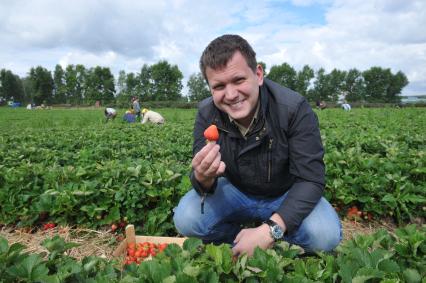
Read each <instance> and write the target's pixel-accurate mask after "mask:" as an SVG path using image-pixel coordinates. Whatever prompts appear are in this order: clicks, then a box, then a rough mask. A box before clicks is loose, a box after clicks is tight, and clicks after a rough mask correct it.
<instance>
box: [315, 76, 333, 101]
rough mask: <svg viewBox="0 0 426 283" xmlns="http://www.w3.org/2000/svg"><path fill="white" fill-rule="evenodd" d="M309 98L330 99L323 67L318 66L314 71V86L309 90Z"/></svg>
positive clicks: (327, 81)
mask: <svg viewBox="0 0 426 283" xmlns="http://www.w3.org/2000/svg"><path fill="white" fill-rule="evenodd" d="M310 93H311V94H310V98H311V99H312V100H315V101H317V100H326V101H328V100H330V99H329V77H328V76H327V74H326V73H325V70H324V69H323V68H320V69H319V70H318V71H317V72H316V76H315V81H314V88H313V89H312V91H311V92H310Z"/></svg>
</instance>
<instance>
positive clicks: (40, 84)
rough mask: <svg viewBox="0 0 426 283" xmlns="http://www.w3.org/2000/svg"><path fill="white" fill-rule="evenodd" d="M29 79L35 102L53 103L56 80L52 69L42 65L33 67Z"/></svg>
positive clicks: (38, 103)
mask: <svg viewBox="0 0 426 283" xmlns="http://www.w3.org/2000/svg"><path fill="white" fill-rule="evenodd" d="M29 79H30V82H31V88H32V90H33V100H34V103H36V104H37V105H40V104H42V103H44V104H46V103H52V97H53V88H54V82H53V78H52V74H51V73H50V71H48V70H47V69H45V68H43V67H41V66H38V67H36V68H31V70H30V74H29Z"/></svg>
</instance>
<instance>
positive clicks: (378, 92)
mask: <svg viewBox="0 0 426 283" xmlns="http://www.w3.org/2000/svg"><path fill="white" fill-rule="evenodd" d="M362 75H363V77H364V81H365V98H366V100H367V101H368V102H382V101H385V97H386V95H387V90H388V87H389V86H390V83H391V80H392V72H391V70H390V69H382V68H381V67H371V68H370V69H368V70H366V71H364V72H363V73H362Z"/></svg>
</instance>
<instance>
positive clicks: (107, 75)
mask: <svg viewBox="0 0 426 283" xmlns="http://www.w3.org/2000/svg"><path fill="white" fill-rule="evenodd" d="M114 93H115V85H114V76H113V75H112V74H111V71H110V69H109V68H107V67H100V66H96V67H95V68H91V69H90V70H89V71H88V72H87V76H86V80H85V97H84V102H85V103H86V104H89V105H91V104H94V103H95V102H96V101H100V102H101V105H107V104H111V103H112V102H114Z"/></svg>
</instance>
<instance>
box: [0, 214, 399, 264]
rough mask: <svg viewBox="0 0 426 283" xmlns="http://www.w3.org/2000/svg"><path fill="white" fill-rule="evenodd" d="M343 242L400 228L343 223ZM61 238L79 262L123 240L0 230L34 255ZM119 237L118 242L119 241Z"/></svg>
mask: <svg viewBox="0 0 426 283" xmlns="http://www.w3.org/2000/svg"><path fill="white" fill-rule="evenodd" d="M342 226H343V240H349V239H352V238H353V236H354V235H356V234H363V235H365V234H372V233H374V232H375V231H377V230H378V229H381V228H383V229H386V230H388V231H389V232H391V233H393V231H394V230H395V228H396V226H395V225H394V224H392V223H391V222H390V221H388V222H387V221H380V222H377V221H370V222H364V221H362V222H361V221H356V220H343V221H342ZM55 235H59V236H61V237H62V238H64V239H65V241H66V242H74V243H78V244H80V246H78V247H75V248H72V249H70V250H69V251H68V255H69V256H72V257H74V258H76V259H79V260H80V259H83V258H84V257H86V256H90V255H95V256H99V257H103V258H107V259H112V258H113V256H112V253H113V251H114V249H115V248H116V247H117V246H118V244H119V242H120V240H121V239H120V238H123V237H124V236H123V234H122V232H118V233H112V232H111V230H104V231H101V230H90V229H80V228H71V227H55V228H53V229H49V230H46V231H43V230H41V229H39V230H30V229H28V228H20V229H18V228H16V227H12V226H3V227H1V228H0V236H2V237H4V238H6V239H7V240H8V242H9V245H11V244H13V243H21V244H23V245H25V246H26V247H27V248H26V249H25V251H27V252H30V253H43V252H46V253H47V250H46V249H45V248H44V247H43V246H42V245H41V243H42V242H43V240H44V239H46V238H51V237H53V236H55ZM117 238H118V239H117Z"/></svg>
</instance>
